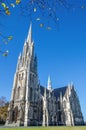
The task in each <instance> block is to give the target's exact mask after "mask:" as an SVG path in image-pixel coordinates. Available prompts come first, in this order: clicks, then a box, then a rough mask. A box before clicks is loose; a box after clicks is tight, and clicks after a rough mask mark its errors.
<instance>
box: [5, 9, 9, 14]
mask: <svg viewBox="0 0 86 130" xmlns="http://www.w3.org/2000/svg"><path fill="white" fill-rule="evenodd" d="M5 13H6V14H7V15H10V11H9V8H8V7H6V9H5Z"/></svg>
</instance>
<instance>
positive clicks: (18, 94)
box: [17, 86, 20, 99]
mask: <svg viewBox="0 0 86 130" xmlns="http://www.w3.org/2000/svg"><path fill="white" fill-rule="evenodd" d="M19 96H20V86H19V87H18V93H17V99H19Z"/></svg>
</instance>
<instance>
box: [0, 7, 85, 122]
mask: <svg viewBox="0 0 86 130" xmlns="http://www.w3.org/2000/svg"><path fill="white" fill-rule="evenodd" d="M58 17H59V22H58V25H57V26H55V25H54V23H53V22H52V27H53V28H52V30H50V31H48V30H46V29H45V28H40V27H39V24H38V23H37V22H36V21H32V28H33V39H34V41H35V53H36V54H37V57H38V75H39V79H40V82H41V84H42V85H45V86H46V84H47V78H48V75H50V76H51V81H52V86H53V88H56V87H62V86H65V85H68V84H69V83H71V82H73V83H74V85H75V90H76V91H77V94H78V97H79V100H80V104H81V108H82V112H83V115H84V118H85V120H86V102H85V99H86V9H81V10H80V9H76V10H74V11H70V10H69V11H67V10H64V9H63V10H61V11H59V14H58ZM0 23H2V25H0V31H1V30H3V33H4V34H6V35H8V36H9V35H13V40H12V41H11V42H9V44H8V45H3V44H2V43H1V44H0V47H1V48H3V50H5V49H8V50H9V56H8V57H2V56H0V97H1V96H6V98H7V100H8V101H9V100H10V96H11V90H12V84H13V78H14V73H15V69H16V64H17V59H18V55H19V53H20V52H21V51H22V48H23V44H24V41H25V38H26V37H27V33H28V30H29V25H30V20H29V18H28V17H23V16H21V15H20V14H19V12H18V13H17V11H13V12H12V15H11V16H10V17H4V16H0ZM0 42H1V41H0Z"/></svg>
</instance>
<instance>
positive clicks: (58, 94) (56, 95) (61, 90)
mask: <svg viewBox="0 0 86 130" xmlns="http://www.w3.org/2000/svg"><path fill="white" fill-rule="evenodd" d="M67 88H68V87H67V86H65V87H61V88H56V89H54V90H53V91H54V96H55V97H56V99H58V97H60V93H62V97H63V96H64V95H65V93H66V90H67Z"/></svg>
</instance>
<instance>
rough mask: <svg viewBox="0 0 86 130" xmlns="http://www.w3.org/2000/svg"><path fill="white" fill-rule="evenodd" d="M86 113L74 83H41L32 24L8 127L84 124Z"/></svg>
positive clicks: (19, 64) (10, 110)
mask: <svg viewBox="0 0 86 130" xmlns="http://www.w3.org/2000/svg"><path fill="white" fill-rule="evenodd" d="M83 124H84V120H83V115H82V112H81V107H80V103H79V99H78V96H77V94H76V91H75V89H74V85H73V84H69V85H68V86H64V87H61V88H56V89H54V88H52V84H51V80H50V77H48V83H47V87H44V86H42V85H41V84H40V83H39V82H38V72H37V57H36V56H35V54H34V41H33V39H32V25H30V28H29V33H28V36H27V39H26V40H25V43H24V47H23V52H22V53H21V54H20V55H19V58H18V63H17V67H16V72H15V75H14V83H13V88H12V94H11V100H10V103H9V107H8V117H7V120H6V126H49V125H66V126H71V125H72V126H74V125H83Z"/></svg>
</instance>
